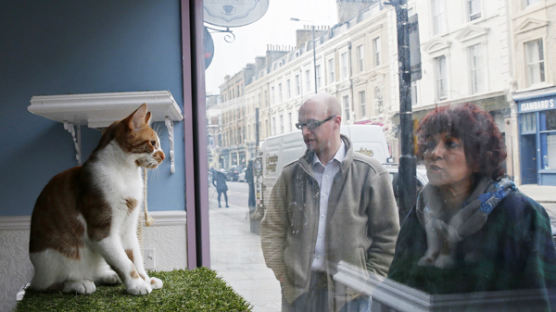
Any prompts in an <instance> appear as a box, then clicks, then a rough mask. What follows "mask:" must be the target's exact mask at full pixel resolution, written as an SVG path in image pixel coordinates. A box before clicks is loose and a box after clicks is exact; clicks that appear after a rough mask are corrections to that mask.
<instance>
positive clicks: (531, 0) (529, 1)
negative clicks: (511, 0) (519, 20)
mask: <svg viewBox="0 0 556 312" xmlns="http://www.w3.org/2000/svg"><path fill="white" fill-rule="evenodd" d="M539 1H540V0H522V3H523V7H524V8H526V7H528V6H530V5H532V4H535V3H537V2H539Z"/></svg>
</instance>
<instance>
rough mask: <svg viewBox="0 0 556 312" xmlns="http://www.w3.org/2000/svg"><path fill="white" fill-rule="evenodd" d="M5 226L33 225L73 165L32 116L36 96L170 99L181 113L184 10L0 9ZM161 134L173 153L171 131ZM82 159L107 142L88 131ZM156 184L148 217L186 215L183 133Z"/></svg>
mask: <svg viewBox="0 0 556 312" xmlns="http://www.w3.org/2000/svg"><path fill="white" fill-rule="evenodd" d="M0 4H1V5H2V6H1V7H2V9H1V10H0V42H1V43H2V49H0V96H1V98H2V102H1V103H0V133H1V136H2V143H1V144H0V146H1V148H0V150H1V153H0V170H1V174H0V198H1V199H2V200H1V202H0V216H15V215H30V214H31V212H32V209H33V205H34V202H35V199H36V198H37V196H38V195H39V193H40V191H41V189H42V188H43V187H44V185H45V184H46V183H47V182H48V180H50V178H51V177H52V176H53V175H55V174H56V173H58V172H60V171H62V170H65V169H67V168H70V167H73V166H75V165H76V162H75V158H74V157H75V153H74V150H73V143H72V140H71V136H70V134H69V133H67V132H66V131H65V130H64V129H63V126H62V124H60V123H56V122H53V121H50V120H47V119H45V118H42V117H39V116H36V115H33V114H31V113H29V112H28V111H27V106H28V105H29V104H30V103H29V100H30V98H31V96H33V95H52V94H69V93H94V92H122V91H149V90H169V91H170V92H171V93H172V95H173V96H174V98H175V99H176V101H177V102H178V104H179V105H180V107H182V109H183V99H182V78H181V35H180V10H179V1H177V0H173V1H169V0H165V1H152V0H118V1H113V0H101V1H98V0H95V1H93V0H90V1H74V0H64V1H43V0H34V1H29V0H25V1H20V0H11V1H1V3H0ZM153 127H154V128H155V129H157V130H159V135H160V137H161V143H162V146H163V148H164V151H165V152H166V153H168V147H169V145H168V140H167V131H166V127H165V126H164V124H163V123H154V124H153ZM81 129H82V136H83V140H82V141H83V143H82V147H83V151H84V154H83V159H86V158H87V157H88V156H89V154H90V152H91V151H92V150H93V149H94V147H95V146H96V144H97V142H98V139H99V138H100V132H98V131H97V130H93V129H88V128H87V127H82V128H81ZM174 137H175V151H176V152H175V155H176V173H175V174H173V175H171V174H170V169H169V162H167V161H165V162H164V164H163V165H162V166H161V167H159V168H158V169H156V170H155V171H153V172H151V173H150V175H149V194H148V196H149V209H150V210H184V209H185V199H184V186H185V184H184V183H185V178H184V159H183V150H184V145H183V137H184V134H183V123H181V122H180V123H177V124H175V127H174Z"/></svg>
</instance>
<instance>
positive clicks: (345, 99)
mask: <svg viewBox="0 0 556 312" xmlns="http://www.w3.org/2000/svg"><path fill="white" fill-rule="evenodd" d="M342 102H343V103H344V117H345V118H346V120H349V96H347V95H344V97H343V98H342Z"/></svg>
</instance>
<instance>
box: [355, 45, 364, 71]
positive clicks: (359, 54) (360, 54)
mask: <svg viewBox="0 0 556 312" xmlns="http://www.w3.org/2000/svg"><path fill="white" fill-rule="evenodd" d="M363 57H364V50H363V45H359V46H358V47H357V65H358V67H359V71H360V72H362V71H363V69H364V67H363V64H364V63H363Z"/></svg>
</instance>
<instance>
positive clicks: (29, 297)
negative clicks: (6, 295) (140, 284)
mask: <svg viewBox="0 0 556 312" xmlns="http://www.w3.org/2000/svg"><path fill="white" fill-rule="evenodd" d="M149 274H151V276H155V277H158V278H160V279H161V280H162V282H163V283H164V286H163V287H162V289H155V290H153V291H152V292H151V293H150V294H149V295H146V296H133V295H129V294H127V293H126V291H125V288H124V286H123V285H121V284H119V285H117V286H98V287H97V290H96V291H95V292H94V293H93V294H91V295H75V294H64V293H62V292H61V291H59V292H50V293H40V292H34V291H32V290H27V292H26V294H25V298H24V299H23V300H22V301H21V302H19V303H18V305H17V307H16V311H18V312H32V311H41V312H44V311H57V312H61V311H195V312H202V311H210V312H213V311H223V312H224V311H226V312H228V311H252V307H251V305H250V304H249V303H248V302H247V301H245V299H243V298H242V297H241V296H239V295H238V294H236V293H235V292H234V291H233V289H232V288H231V287H229V286H227V285H226V283H225V282H224V281H223V280H222V279H220V278H219V277H217V276H216V273H215V272H214V271H212V270H209V269H207V268H198V269H195V270H192V271H185V270H175V271H171V272H150V273H149Z"/></svg>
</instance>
